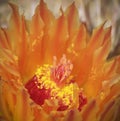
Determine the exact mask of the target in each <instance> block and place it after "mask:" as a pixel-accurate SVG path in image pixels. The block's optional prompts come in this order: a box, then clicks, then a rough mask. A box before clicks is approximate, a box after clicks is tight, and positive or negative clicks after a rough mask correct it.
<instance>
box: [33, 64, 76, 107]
mask: <svg viewBox="0 0 120 121" xmlns="http://www.w3.org/2000/svg"><path fill="white" fill-rule="evenodd" d="M51 68H52V66H51V65H48V64H45V65H43V66H41V67H39V68H38V69H37V71H36V73H35V75H36V76H37V78H38V83H40V85H38V88H39V89H42V88H45V89H50V95H51V99H58V100H60V101H62V104H64V105H68V106H69V105H70V104H71V102H72V104H73V103H74V101H75V99H73V98H74V94H73V93H74V84H73V83H71V84H67V85H65V86H64V87H62V88H60V87H58V85H57V83H56V82H55V81H54V80H52V79H51Z"/></svg>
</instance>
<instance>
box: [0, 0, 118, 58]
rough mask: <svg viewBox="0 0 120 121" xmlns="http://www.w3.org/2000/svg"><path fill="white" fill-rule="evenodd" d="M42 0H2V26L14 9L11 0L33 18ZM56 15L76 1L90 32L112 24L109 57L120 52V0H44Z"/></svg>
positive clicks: (5, 26) (6, 25) (27, 15)
mask: <svg viewBox="0 0 120 121" xmlns="http://www.w3.org/2000/svg"><path fill="white" fill-rule="evenodd" d="M39 1H40V0H0V27H2V28H7V27H8V25H9V19H10V16H11V14H12V10H11V8H10V6H9V4H8V3H9V2H11V3H14V4H16V5H17V6H18V7H19V13H20V14H23V15H24V16H25V18H26V19H31V17H32V16H33V15H34V10H35V8H36V6H37V5H38V4H39ZM44 1H45V2H46V3H47V6H48V8H49V9H50V10H51V11H52V12H53V14H54V15H55V17H56V18H57V17H59V16H60V15H61V8H62V10H63V11H65V10H66V8H67V7H68V6H69V5H70V4H72V3H73V2H75V5H76V7H77V9H78V11H79V17H80V21H81V22H84V23H86V25H87V28H88V30H89V31H90V32H92V30H93V29H94V28H95V27H96V26H98V25H100V24H102V23H103V22H105V21H106V24H105V26H106V27H108V26H112V35H111V37H112V48H111V53H110V55H109V57H112V56H116V55H119V54H120V0H56V1H55V0H44Z"/></svg>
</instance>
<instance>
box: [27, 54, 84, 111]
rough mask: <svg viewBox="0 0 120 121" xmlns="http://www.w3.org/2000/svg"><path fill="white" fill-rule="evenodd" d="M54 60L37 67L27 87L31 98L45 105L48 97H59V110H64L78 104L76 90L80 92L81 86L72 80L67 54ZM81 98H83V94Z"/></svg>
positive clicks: (70, 65) (71, 66)
mask: <svg viewBox="0 0 120 121" xmlns="http://www.w3.org/2000/svg"><path fill="white" fill-rule="evenodd" d="M53 60H54V61H53V65H52V64H51V65H50V64H44V65H42V66H40V67H38V68H37V69H36V72H35V75H34V77H33V78H32V79H31V80H30V82H28V84H26V88H27V89H28V91H29V93H30V95H31V98H32V99H33V100H34V101H35V102H36V103H38V104H40V105H43V104H44V101H45V100H46V99H53V100H54V99H57V100H58V103H59V107H58V110H59V111H62V110H65V109H67V108H70V107H71V106H73V105H76V102H77V100H79V99H78V98H79V95H77V97H76V96H75V95H74V92H78V90H79V87H78V86H77V84H75V83H74V82H72V81H71V80H73V79H72V78H73V76H72V75H71V71H72V68H73V65H72V63H71V61H70V60H67V59H66V56H65V55H63V56H62V58H61V59H60V61H59V62H57V58H56V57H54V59H53ZM68 82H72V83H68ZM33 83H34V84H33ZM31 85H32V86H33V87H32V86H31ZM34 92H35V94H34ZM80 98H81V99H82V96H81V97H80ZM80 101H81V100H80ZM82 103H83V100H82Z"/></svg>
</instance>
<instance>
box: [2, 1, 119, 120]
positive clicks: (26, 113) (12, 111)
mask: <svg viewBox="0 0 120 121" xmlns="http://www.w3.org/2000/svg"><path fill="white" fill-rule="evenodd" d="M10 6H11V8H12V11H13V13H12V17H11V20H10V21H9V27H8V28H5V29H3V28H1V29H0V120H1V121H119V120H120V115H119V112H120V57H119V56H117V57H113V58H112V59H108V58H107V57H108V54H109V52H110V48H111V27H109V28H104V24H102V25H100V26H98V27H97V28H95V29H94V30H93V32H92V33H89V31H88V30H87V28H86V26H85V24H84V23H81V22H80V21H79V16H78V12H77V9H76V7H75V5H74V3H73V4H72V5H70V6H69V7H68V8H67V9H66V10H65V11H62V10H61V13H62V15H61V16H60V17H58V18H56V17H55V16H54V15H53V14H52V13H51V11H50V10H49V9H48V8H47V5H46V4H45V3H44V2H43V1H41V2H40V4H39V5H38V6H37V8H36V11H35V14H34V16H33V17H32V19H31V20H26V19H25V18H24V16H22V15H19V12H18V8H17V7H16V6H15V5H14V4H10Z"/></svg>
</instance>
